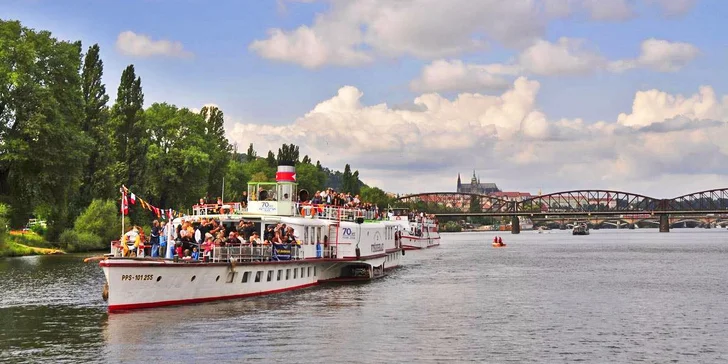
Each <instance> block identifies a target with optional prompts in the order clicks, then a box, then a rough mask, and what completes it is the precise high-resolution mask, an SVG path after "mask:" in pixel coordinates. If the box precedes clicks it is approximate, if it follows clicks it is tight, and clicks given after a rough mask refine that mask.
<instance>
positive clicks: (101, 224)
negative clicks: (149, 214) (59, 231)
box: [73, 200, 131, 245]
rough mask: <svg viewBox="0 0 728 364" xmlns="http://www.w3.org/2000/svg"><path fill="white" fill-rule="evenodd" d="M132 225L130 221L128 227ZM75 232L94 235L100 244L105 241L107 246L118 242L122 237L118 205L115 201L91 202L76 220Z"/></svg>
mask: <svg viewBox="0 0 728 364" xmlns="http://www.w3.org/2000/svg"><path fill="white" fill-rule="evenodd" d="M130 224H131V222H130V221H129V222H128V223H127V225H130ZM73 230H75V231H76V232H77V233H79V234H80V233H89V234H93V235H95V236H97V237H98V238H99V242H102V241H103V242H104V243H106V244H108V243H109V242H110V241H112V240H118V239H119V237H120V236H121V217H120V216H119V211H118V210H117V208H116V203H115V202H114V201H113V200H93V201H91V204H90V205H89V206H88V207H87V208H86V209H85V210H84V211H83V212H82V213H81V215H79V216H78V218H77V219H76V222H75V223H74V225H73ZM87 236H88V235H87ZM97 245H98V243H97Z"/></svg>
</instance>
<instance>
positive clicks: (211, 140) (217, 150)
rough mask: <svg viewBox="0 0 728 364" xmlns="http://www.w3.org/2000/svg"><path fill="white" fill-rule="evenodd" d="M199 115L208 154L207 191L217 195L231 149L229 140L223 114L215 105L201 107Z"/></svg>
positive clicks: (220, 189) (220, 188) (219, 191)
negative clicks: (203, 123)
mask: <svg viewBox="0 0 728 364" xmlns="http://www.w3.org/2000/svg"><path fill="white" fill-rule="evenodd" d="M200 115H202V117H203V118H204V120H205V138H206V139H207V152H208V154H209V156H210V174H209V176H208V181H207V191H208V192H211V193H214V194H216V195H218V196H219V195H220V193H221V191H222V179H223V177H225V172H226V171H227V167H228V161H229V160H230V152H231V150H232V148H231V146H230V142H228V140H227V138H226V137H225V116H224V114H223V112H222V111H221V110H220V109H218V108H217V107H215V106H205V107H203V108H202V110H200Z"/></svg>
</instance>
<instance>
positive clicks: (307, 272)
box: [306, 267, 311, 277]
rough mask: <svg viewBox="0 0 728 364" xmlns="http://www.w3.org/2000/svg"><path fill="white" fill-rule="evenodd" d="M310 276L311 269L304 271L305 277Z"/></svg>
mask: <svg viewBox="0 0 728 364" xmlns="http://www.w3.org/2000/svg"><path fill="white" fill-rule="evenodd" d="M310 276H311V267H308V269H307V270H306V277H310Z"/></svg>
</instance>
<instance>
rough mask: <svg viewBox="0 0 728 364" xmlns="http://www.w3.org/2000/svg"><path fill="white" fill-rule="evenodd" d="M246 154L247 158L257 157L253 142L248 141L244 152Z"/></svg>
mask: <svg viewBox="0 0 728 364" xmlns="http://www.w3.org/2000/svg"><path fill="white" fill-rule="evenodd" d="M246 154H247V156H248V160H249V161H251V160H254V159H255V158H257V157H258V154H257V153H256V152H255V149H253V143H250V146H248V152H247V153H246Z"/></svg>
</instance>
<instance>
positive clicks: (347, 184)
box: [341, 164, 354, 193]
mask: <svg viewBox="0 0 728 364" xmlns="http://www.w3.org/2000/svg"><path fill="white" fill-rule="evenodd" d="M352 178H353V176H352V174H351V166H349V164H347V165H346V166H344V175H343V177H342V181H341V190H342V191H343V192H349V193H351V190H352V188H353V187H352V186H353V185H354V184H353V183H352Z"/></svg>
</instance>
